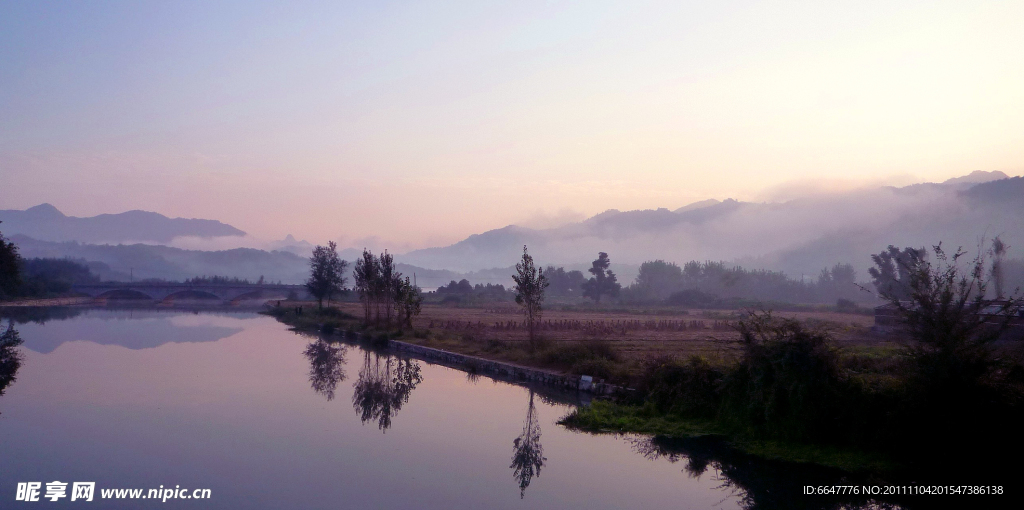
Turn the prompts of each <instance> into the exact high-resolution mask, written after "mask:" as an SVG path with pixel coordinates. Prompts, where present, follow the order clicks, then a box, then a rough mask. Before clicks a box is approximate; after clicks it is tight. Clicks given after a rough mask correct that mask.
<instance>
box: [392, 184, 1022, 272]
mask: <svg viewBox="0 0 1024 510" xmlns="http://www.w3.org/2000/svg"><path fill="white" fill-rule="evenodd" d="M996 235H1000V236H1001V237H1002V239H1003V241H1005V242H1006V243H1007V244H1009V245H1011V246H1021V248H1020V249H1022V250H1024V244H1021V243H1024V178H1022V177H1013V178H1009V177H1007V176H1006V174H1004V173H1002V172H973V173H972V174H970V175H967V176H964V177H959V178H955V179H950V180H948V181H945V182H943V183H921V184H915V185H911V186H906V187H900V188H897V187H880V188H875V189H867V190H854V191H847V192H841V193H829V194H821V195H814V196H809V197H805V198H800V199H796V200H790V201H787V202H781V203H751V202H740V201H736V200H731V199H729V200H724V201H721V202H719V201H717V200H706V201H702V202H697V203H695V204H690V205H688V206H684V207H681V208H679V209H676V210H674V211H672V210H669V209H664V208H662V209H656V210H638V211H617V210H609V211H605V212H603V213H601V214H598V215H596V216H593V217H591V218H589V219H587V220H584V221H582V222H579V223H574V224H570V225H565V226H562V227H558V228H553V229H540V230H538V229H528V228H523V227H519V226H515V225H509V226H507V227H503V228H500V229H495V230H490V231H487V232H484V233H481V234H475V235H472V236H469V237H468V238H466V239H465V240H463V241H460V242H458V243H455V244H453V245H451V246H446V247H442V248H429V249H423V250H416V251H412V252H410V253H406V254H404V255H401V256H400V257H397V258H399V259H400V260H401V261H402V262H405V263H409V264H414V265H417V266H422V267H429V268H447V269H452V270H456V271H478V270H481V269H485V268H490V267H507V266H510V265H512V264H514V263H515V262H516V259H518V258H519V257H520V256H521V253H522V247H523V245H524V244H525V245H528V246H529V249H530V253H531V254H532V255H533V256H534V258H535V259H536V260H537V263H538V264H543V265H548V264H555V265H563V264H564V265H576V264H581V263H586V262H589V261H590V260H593V259H594V258H595V257H596V255H597V253H598V252H599V251H604V252H607V253H608V254H609V255H610V256H611V259H612V262H613V269H615V264H622V265H625V266H631V265H633V266H635V265H637V264H640V263H642V262H644V261H647V260H654V259H664V260H667V261H674V262H678V263H682V262H685V261H688V260H723V261H727V262H733V263H739V264H742V265H743V266H745V267H748V268H764V269H772V270H782V271H785V272H786V273H788V274H789V275H791V276H794V277H799V275H800V274H807V275H815V274H817V272H818V271H820V270H821V269H822V268H824V267H829V266H832V265H833V264H836V263H850V264H853V265H854V267H855V268H856V269H857V270H858V273H859V275H860V276H861V277H866V269H867V268H868V267H870V265H871V260H870V255H871V254H873V253H878V252H880V251H882V250H883V249H884V248H885V247H886V246H888V245H890V244H893V245H897V246H917V247H921V246H931V245H934V244H936V243H938V242H940V241H941V242H943V243H944V245H945V246H952V247H954V248H955V247H956V246H963V247H964V248H965V249H968V250H973V249H975V248H976V247H977V245H978V242H979V240H980V238H981V236H987V237H988V238H991V237H993V236H996ZM1011 256H1017V254H1016V253H1014V252H1013V251H1012V249H1011Z"/></svg>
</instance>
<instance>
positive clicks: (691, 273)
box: [622, 260, 871, 306]
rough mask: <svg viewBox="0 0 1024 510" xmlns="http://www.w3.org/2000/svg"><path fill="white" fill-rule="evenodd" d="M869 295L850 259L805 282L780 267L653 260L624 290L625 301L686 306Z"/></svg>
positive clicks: (855, 298) (852, 298)
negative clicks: (739, 301) (773, 269)
mask: <svg viewBox="0 0 1024 510" xmlns="http://www.w3.org/2000/svg"><path fill="white" fill-rule="evenodd" d="M870 295H871V294H869V293H866V292H864V291H863V290H861V288H860V287H859V286H858V285H857V274H856V271H855V270H854V268H853V266H852V265H850V264H836V265H834V266H832V267H831V268H825V269H822V270H821V272H820V273H819V274H818V275H817V277H816V278H814V279H812V280H809V281H801V280H794V279H792V278H790V277H789V276H787V275H786V274H785V273H783V272H781V271H769V270H765V269H754V270H750V269H744V268H742V267H740V266H728V265H726V264H725V263H724V262H712V261H707V262H698V261H690V262H687V263H686V264H684V265H683V267H679V266H678V265H677V264H675V263H672V262H665V261H664V260H653V261H649V262H644V263H643V264H642V265H641V266H640V273H639V275H637V278H636V281H635V282H634V283H633V284H631V285H630V286H629V287H627V288H625V289H623V292H622V300H623V301H626V302H634V303H651V302H665V303H668V304H675V305H683V306H702V305H709V306H710V305H723V304H727V301H728V300H729V299H733V300H747V301H784V302H791V303H836V302H837V301H839V300H843V301H844V302H848V303H849V304H850V305H852V303H853V302H854V301H858V300H863V299H864V298H865V297H867V296H870Z"/></svg>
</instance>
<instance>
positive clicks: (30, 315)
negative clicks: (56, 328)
mask: <svg viewBox="0 0 1024 510" xmlns="http://www.w3.org/2000/svg"><path fill="white" fill-rule="evenodd" d="M84 311H85V309H84V308H80V307H71V306H6V307H3V308H0V315H2V316H3V317H7V318H9V319H11V320H12V321H14V322H17V323H18V324H25V323H27V322H34V323H36V324H46V323H47V322H49V321H52V320H67V319H71V318H74V317H77V316H79V315H81V314H82V313H83V312H84Z"/></svg>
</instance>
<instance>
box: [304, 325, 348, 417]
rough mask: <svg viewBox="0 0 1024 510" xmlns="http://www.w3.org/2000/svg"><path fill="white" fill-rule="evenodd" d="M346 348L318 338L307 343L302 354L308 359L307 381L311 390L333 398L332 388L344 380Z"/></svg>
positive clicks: (329, 398) (329, 399)
mask: <svg viewBox="0 0 1024 510" xmlns="http://www.w3.org/2000/svg"><path fill="white" fill-rule="evenodd" d="M346 350H347V348H346V347H345V346H344V345H341V344H338V343H334V344H332V343H329V342H327V341H326V340H324V339H323V338H318V339H317V340H316V341H315V342H313V343H311V344H309V345H308V346H307V347H306V350H305V351H304V352H303V354H304V355H305V356H306V359H308V360H309V383H310V385H312V387H313V391H315V392H317V393H319V394H321V395H323V396H325V397H327V400H328V401H331V400H334V390H335V389H337V387H338V383H339V382H341V381H344V380H345V352H346Z"/></svg>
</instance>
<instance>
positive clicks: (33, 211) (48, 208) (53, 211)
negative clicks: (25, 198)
mask: <svg viewBox="0 0 1024 510" xmlns="http://www.w3.org/2000/svg"><path fill="white" fill-rule="evenodd" d="M25 215H26V216H29V217H31V218H34V219H44V218H66V216H64V213H62V212H60V209H57V208H56V207H54V206H53V205H52V204H47V203H43V204H39V205H37V206H35V207H29V208H28V209H25Z"/></svg>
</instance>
